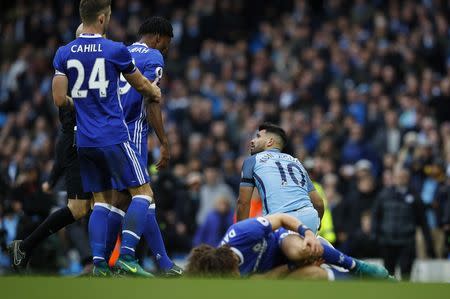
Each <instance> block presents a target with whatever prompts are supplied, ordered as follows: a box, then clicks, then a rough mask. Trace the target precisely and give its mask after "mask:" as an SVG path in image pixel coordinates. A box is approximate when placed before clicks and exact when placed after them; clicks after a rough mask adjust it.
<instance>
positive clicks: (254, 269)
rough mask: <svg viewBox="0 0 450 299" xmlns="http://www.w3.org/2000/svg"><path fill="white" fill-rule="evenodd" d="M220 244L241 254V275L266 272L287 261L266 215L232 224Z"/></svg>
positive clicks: (238, 254)
mask: <svg viewBox="0 0 450 299" xmlns="http://www.w3.org/2000/svg"><path fill="white" fill-rule="evenodd" d="M220 245H228V246H230V248H231V250H232V251H233V252H234V253H235V254H236V255H237V256H239V260H240V262H239V271H240V273H241V275H250V274H253V273H262V272H266V271H268V270H270V269H273V268H274V267H276V266H278V265H281V264H282V263H284V262H285V260H284V259H283V257H284V256H283V255H282V253H281V250H280V247H279V245H278V238H277V236H276V233H274V232H272V226H271V225H270V222H269V221H268V220H267V219H266V218H264V217H258V218H251V219H246V220H243V221H240V222H237V223H235V224H233V225H232V226H230V228H229V229H228V231H227V232H226V234H225V237H224V238H223V239H222V241H221V243H220Z"/></svg>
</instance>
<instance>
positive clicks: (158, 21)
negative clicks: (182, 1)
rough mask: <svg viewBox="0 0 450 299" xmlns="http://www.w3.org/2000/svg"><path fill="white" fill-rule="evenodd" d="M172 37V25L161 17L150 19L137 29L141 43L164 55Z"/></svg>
mask: <svg viewBox="0 0 450 299" xmlns="http://www.w3.org/2000/svg"><path fill="white" fill-rule="evenodd" d="M172 37H173V28H172V24H171V23H170V22H169V21H168V20H167V19H165V18H163V17H151V18H148V19H147V20H145V21H144V23H142V25H141V27H139V38H140V40H141V42H143V43H145V44H147V45H148V46H149V47H151V48H153V49H157V50H159V51H160V52H161V53H162V54H166V53H167V51H168V50H169V45H170V42H171V40H172Z"/></svg>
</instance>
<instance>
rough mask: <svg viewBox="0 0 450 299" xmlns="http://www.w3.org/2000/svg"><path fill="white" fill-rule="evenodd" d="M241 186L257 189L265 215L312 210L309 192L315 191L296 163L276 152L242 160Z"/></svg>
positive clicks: (294, 160) (289, 157)
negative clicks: (309, 208) (303, 209)
mask: <svg viewBox="0 0 450 299" xmlns="http://www.w3.org/2000/svg"><path fill="white" fill-rule="evenodd" d="M240 185H241V186H251V187H253V186H256V188H258V191H259V194H260V196H261V200H262V203H263V214H264V215H267V214H274V213H288V212H292V211H295V210H298V209H301V208H304V207H313V205H312V203H311V199H310V197H309V192H311V191H313V190H315V189H314V185H313V183H312V181H311V179H310V178H309V175H308V173H307V171H306V170H305V168H304V167H303V165H302V164H301V163H300V161H299V160H298V159H296V158H294V157H292V156H291V155H288V154H284V153H281V152H280V151H279V150H276V149H271V150H266V151H263V152H260V153H258V154H255V155H252V156H250V157H248V158H247V159H245V161H244V163H243V165H242V174H241V184H240Z"/></svg>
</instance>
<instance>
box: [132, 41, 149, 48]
mask: <svg viewBox="0 0 450 299" xmlns="http://www.w3.org/2000/svg"><path fill="white" fill-rule="evenodd" d="M133 46H143V47H145V48H148V46H147V44H145V43H140V42H135V43H133Z"/></svg>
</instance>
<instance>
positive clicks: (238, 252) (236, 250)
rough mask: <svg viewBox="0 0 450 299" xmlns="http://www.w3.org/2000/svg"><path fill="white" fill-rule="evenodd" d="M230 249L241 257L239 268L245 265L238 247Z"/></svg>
mask: <svg viewBox="0 0 450 299" xmlns="http://www.w3.org/2000/svg"><path fill="white" fill-rule="evenodd" d="M230 249H231V251H233V252H234V253H235V254H236V255H237V256H238V257H239V266H241V265H242V264H243V263H244V255H243V254H242V252H241V251H240V250H239V249H237V248H236V247H230Z"/></svg>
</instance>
